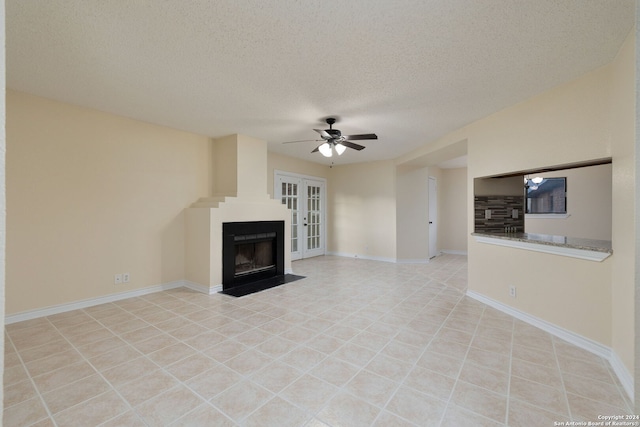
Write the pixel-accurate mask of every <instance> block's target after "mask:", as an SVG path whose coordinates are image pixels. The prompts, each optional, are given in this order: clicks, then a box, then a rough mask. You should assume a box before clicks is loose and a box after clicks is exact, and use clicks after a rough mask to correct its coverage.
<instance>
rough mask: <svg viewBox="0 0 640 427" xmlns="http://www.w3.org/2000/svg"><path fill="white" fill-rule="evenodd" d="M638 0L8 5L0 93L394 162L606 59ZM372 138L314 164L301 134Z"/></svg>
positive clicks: (33, 0)
mask: <svg viewBox="0 0 640 427" xmlns="http://www.w3.org/2000/svg"><path fill="white" fill-rule="evenodd" d="M634 8H635V4H634V0H563V1H559V0H481V1H480V0H349V1H344V0H322V1H313V0H304V1H295V0H286V1H285V0H279V1H265V0H218V1H212V0H188V1H184V0H182V1H178V0H173V1H171V0H155V1H153V0H135V1H134V0H6V33H7V86H8V87H9V88H12V89H16V90H20V91H25V92H29V93H33V94H36V95H40V96H44V97H48V98H53V99H57V100H61V101H65V102H69V103H73V104H78V105H82V106H87V107H92V108H96V109H99V110H103V111H108V112H112V113H116V114H120V115H124V116H128V117H132V118H136V119H139V120H144V121H148V122H152V123H158V124H162V125H166V126H170V127H174V128H178V129H184V130H188V131H192V132H196V133H200V134H204V135H209V136H212V137H219V136H223V135H227V134H231V133H242V134H246V135H250V136H253V137H256V138H260V139H263V140H266V141H268V142H269V149H270V150H271V151H276V152H280V153H283V154H287V155H291V156H295V157H301V158H305V159H308V160H312V161H316V162H320V163H324V164H329V163H330V162H331V161H334V162H335V164H345V163H352V162H361V161H372V160H380V159H392V158H395V157H397V156H399V155H401V154H404V153H406V152H409V151H411V150H413V149H415V148H417V147H420V146H422V145H424V144H425V143H428V142H430V141H432V140H433V139H435V138H438V137H439V136H442V135H443V134H445V133H447V132H449V131H451V130H454V129H457V128H459V127H461V126H464V125H466V124H468V123H470V122H472V121H474V120H477V119H480V118H482V117H485V116H487V115H489V114H491V113H493V112H496V111H498V110H500V109H502V108H505V107H507V106H509V105H512V104H515V103H517V102H520V101H523V100H525V99H527V98H529V97H531V96H533V95H536V94H538V93H540V92H542V91H544V90H546V89H549V88H551V87H553V86H556V85H558V84H561V83H564V82H566V81H569V80H571V79H574V78H576V77H578V76H580V75H582V74H584V73H586V72H588V71H590V70H592V69H594V68H597V67H599V66H602V65H604V64H606V63H607V62H609V61H611V60H612V59H613V57H614V56H615V54H616V52H617V50H618V49H619V47H620V46H621V44H622V42H623V40H624V38H625V36H626V35H627V34H628V32H629V31H630V30H631V28H632V26H633V23H634V16H635V10H634ZM328 116H337V117H339V123H338V124H337V125H335V127H336V128H338V129H341V130H342V132H343V133H344V134H356V133H369V132H375V133H377V134H378V137H379V139H378V140H377V141H364V142H363V145H366V147H367V148H366V149H365V150H363V151H360V152H356V151H354V150H347V151H346V152H345V154H343V155H342V156H340V157H339V158H336V156H334V157H333V158H332V159H331V160H327V159H325V158H324V157H322V156H321V155H320V154H319V153H315V154H310V151H311V150H312V149H313V148H315V146H316V143H314V142H306V143H298V144H285V145H283V144H281V142H283V141H291V140H300V139H315V138H316V135H317V134H316V133H315V132H313V130H312V129H313V128H322V129H324V128H326V125H324V126H323V119H324V118H326V117H328Z"/></svg>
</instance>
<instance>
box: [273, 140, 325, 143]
mask: <svg viewBox="0 0 640 427" xmlns="http://www.w3.org/2000/svg"><path fill="white" fill-rule="evenodd" d="M311 141H324V139H301V140H300V141H287V142H283V144H295V143H296V142H311Z"/></svg>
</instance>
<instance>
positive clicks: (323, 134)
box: [314, 129, 332, 139]
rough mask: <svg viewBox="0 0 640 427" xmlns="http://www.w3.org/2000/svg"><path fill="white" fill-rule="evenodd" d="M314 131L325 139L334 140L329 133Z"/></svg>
mask: <svg viewBox="0 0 640 427" xmlns="http://www.w3.org/2000/svg"><path fill="white" fill-rule="evenodd" d="M314 130H315V131H316V132H318V133H319V134H320V136H321V137H322V138H323V139H331V138H332V136H331V135H330V134H329V133H327V132H325V131H323V130H320V129H314Z"/></svg>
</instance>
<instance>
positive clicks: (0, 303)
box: [0, 0, 7, 412]
mask: <svg viewBox="0 0 640 427" xmlns="http://www.w3.org/2000/svg"><path fill="white" fill-rule="evenodd" d="M4 21H5V18H4V0H0V23H2V27H3V28H4ZM4 46H5V35H4V31H3V32H2V34H0V82H1V83H2V87H1V88H0V99H1V100H2V101H5V95H6V89H5V68H6V67H5V47H4ZM0 123H1V124H0V271H3V272H4V271H5V266H6V263H5V256H6V237H5V236H6V230H7V229H6V185H5V171H6V164H5V152H6V134H5V125H6V103H5V102H1V103H0ZM4 313H5V274H4V273H3V274H0V327H2V330H4ZM0 366H4V339H2V340H0ZM3 378H4V369H0V384H4V382H3ZM2 402H4V390H1V391H0V412H2V410H3V403H2Z"/></svg>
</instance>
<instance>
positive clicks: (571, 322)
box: [398, 34, 635, 372]
mask: <svg viewBox="0 0 640 427" xmlns="http://www.w3.org/2000/svg"><path fill="white" fill-rule="evenodd" d="M633 46H634V35H633V34H631V35H630V36H629V40H627V42H626V43H625V46H624V47H623V48H622V50H621V52H620V54H619V55H618V58H616V60H615V61H614V63H613V64H610V65H607V66H605V67H602V68H599V69H597V70H594V71H593V72H591V73H588V74H587V75H584V76H582V77H580V78H578V79H576V80H574V81H571V82H569V83H567V84H565V85H562V86H560V87H557V88H554V89H552V90H549V91H547V92H545V93H543V94H541V95H539V96H536V97H534V98H532V99H530V100H528V101H526V102H523V103H521V104H518V105H515V106H513V107H510V108H507V109H505V110H503V111H500V112H498V113H496V114H494V115H492V116H489V117H487V118H485V119H482V120H479V121H477V122H475V123H472V124H470V125H468V126H466V127H464V128H461V129H459V130H457V131H455V132H452V133H450V134H448V135H446V136H444V137H443V138H441V139H439V140H437V141H434V142H433V143H432V144H429V146H428V147H423V148H422V149H420V150H416V151H415V152H413V153H410V154H408V155H405V156H403V157H402V158H401V159H399V160H398V162H399V163H402V162H405V163H408V164H410V163H411V162H414V161H416V160H417V159H420V158H422V157H424V156H425V154H426V153H428V152H429V151H430V150H431V151H433V150H443V149H444V148H445V147H447V146H448V145H454V144H456V143H457V142H458V141H463V140H467V141H468V165H469V166H468V182H467V184H468V187H469V191H468V195H467V202H468V203H467V226H468V229H469V230H471V229H473V190H472V188H473V179H474V178H476V177H483V176H492V175H499V174H505V173H509V172H516V171H522V170H531V169H536V168H543V167H545V166H555V165H561V164H569V163H576V162H581V161H588V160H593V159H602V158H606V157H613V172H612V175H613V177H612V180H613V206H612V210H613V214H612V217H613V223H614V226H613V234H612V243H613V250H614V254H613V256H612V257H610V258H609V259H607V260H605V261H603V262H600V263H597V262H589V261H583V260H576V259H572V258H566V257H558V256H553V255H549V254H543V253H536V252H529V251H523V250H520V249H512V248H504V247H498V246H492V245H487V244H482V243H477V242H476V241H475V240H474V239H473V238H472V237H471V236H468V252H469V290H471V291H475V292H477V293H480V294H482V295H484V296H486V297H489V298H491V299H493V300H496V301H498V302H500V303H503V304H506V305H508V306H512V307H514V308H516V309H519V310H522V311H524V312H526V313H529V314H530V315H533V316H536V317H538V318H541V319H544V320H547V321H549V322H552V323H554V324H556V325H558V326H560V327H562V328H566V329H568V330H570V331H572V332H574V333H577V334H580V335H582V336H584V337H587V338H590V339H592V340H595V341H597V342H599V343H601V344H604V345H607V346H611V347H612V348H613V350H614V352H615V353H616V354H617V356H618V357H619V358H620V359H621V360H622V361H623V363H624V365H625V366H626V368H627V369H628V370H629V371H630V372H633V360H634V352H633V338H634V324H633V303H632V301H633V291H634V283H633V282H634V272H633V271H634V266H635V246H634V242H633V236H634V232H633V230H634V222H633V221H634V209H633V203H634V201H633V199H634V197H633V195H634V194H635V188H634V185H633V179H634V178H633V177H634V175H635V169H634V165H633V161H634V144H635V135H634V126H633V124H634V121H633V118H634V117H635V107H634V103H633V96H632V94H633V93H634V92H635V86H634V80H633V76H634V72H635V64H634V57H633ZM531 266H537V267H538V268H531ZM540 266H545V268H539V267H540ZM525 272H526V274H525ZM510 285H515V286H517V288H518V297H517V298H516V299H513V298H510V297H509V296H508V289H509V286H510ZM613 306H615V310H614V309H613Z"/></svg>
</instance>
